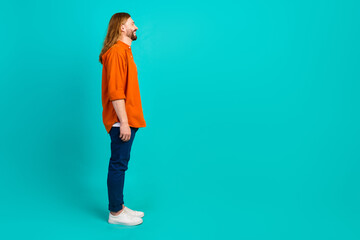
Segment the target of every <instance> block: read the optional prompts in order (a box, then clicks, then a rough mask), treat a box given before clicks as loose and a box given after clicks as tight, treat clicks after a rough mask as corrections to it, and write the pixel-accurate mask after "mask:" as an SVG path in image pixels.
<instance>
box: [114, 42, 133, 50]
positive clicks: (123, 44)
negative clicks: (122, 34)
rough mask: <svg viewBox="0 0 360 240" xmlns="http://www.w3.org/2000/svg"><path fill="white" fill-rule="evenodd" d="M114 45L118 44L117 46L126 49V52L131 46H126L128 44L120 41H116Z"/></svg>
mask: <svg viewBox="0 0 360 240" xmlns="http://www.w3.org/2000/svg"><path fill="white" fill-rule="evenodd" d="M116 44H118V45H120V46H123V47H124V48H126V49H128V50H131V46H130V45H128V44H126V43H124V42H123V41H121V40H118V41H117V42H116Z"/></svg>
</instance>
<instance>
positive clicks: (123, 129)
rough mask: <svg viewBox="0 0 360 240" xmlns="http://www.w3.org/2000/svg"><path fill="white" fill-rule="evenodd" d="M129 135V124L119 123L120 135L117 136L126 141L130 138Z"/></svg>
mask: <svg viewBox="0 0 360 240" xmlns="http://www.w3.org/2000/svg"><path fill="white" fill-rule="evenodd" d="M130 137H131V129H130V126H129V124H127V123H120V135H119V138H120V139H121V140H123V141H124V142H127V141H129V140H130Z"/></svg>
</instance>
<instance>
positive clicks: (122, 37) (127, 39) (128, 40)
mask: <svg viewBox="0 0 360 240" xmlns="http://www.w3.org/2000/svg"><path fill="white" fill-rule="evenodd" d="M117 40H120V41H122V42H124V43H126V44H127V45H129V46H131V43H132V40H131V39H130V38H128V37H124V36H120V37H119V38H118V39H117Z"/></svg>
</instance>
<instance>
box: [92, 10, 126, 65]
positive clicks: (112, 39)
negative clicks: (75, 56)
mask: <svg viewBox="0 0 360 240" xmlns="http://www.w3.org/2000/svg"><path fill="white" fill-rule="evenodd" d="M129 17H130V14H128V13H126V12H119V13H115V14H114V15H112V17H111V19H110V22H109V26H108V30H107V33H106V37H105V40H104V44H103V48H102V50H101V52H100V56H99V62H100V63H101V64H102V55H103V54H104V53H105V52H106V51H107V50H109V48H111V47H112V46H113V45H114V44H115V43H116V42H117V40H118V38H119V37H120V34H121V31H120V26H121V24H125V23H126V21H127V20H128V18H129Z"/></svg>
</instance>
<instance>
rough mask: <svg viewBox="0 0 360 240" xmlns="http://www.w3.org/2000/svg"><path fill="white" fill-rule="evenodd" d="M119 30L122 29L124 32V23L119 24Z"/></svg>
mask: <svg viewBox="0 0 360 240" xmlns="http://www.w3.org/2000/svg"><path fill="white" fill-rule="evenodd" d="M120 31H124V32H125V26H124V24H121V25H120Z"/></svg>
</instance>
